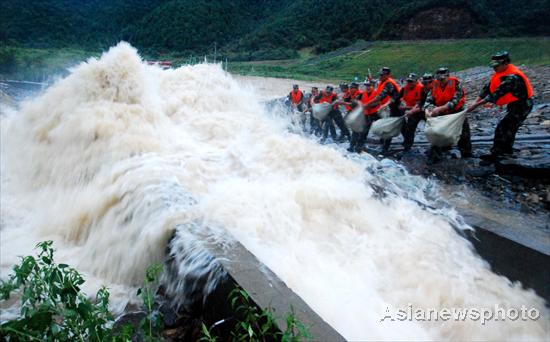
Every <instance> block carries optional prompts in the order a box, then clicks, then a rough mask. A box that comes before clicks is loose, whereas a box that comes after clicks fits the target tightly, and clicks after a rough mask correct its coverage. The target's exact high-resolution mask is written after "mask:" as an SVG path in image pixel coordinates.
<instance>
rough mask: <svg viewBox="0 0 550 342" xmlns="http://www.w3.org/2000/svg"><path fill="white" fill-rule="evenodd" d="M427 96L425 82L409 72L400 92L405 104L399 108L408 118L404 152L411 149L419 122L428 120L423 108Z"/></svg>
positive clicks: (404, 127)
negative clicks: (421, 81)
mask: <svg viewBox="0 0 550 342" xmlns="http://www.w3.org/2000/svg"><path fill="white" fill-rule="evenodd" d="M430 76H431V75H430ZM432 78H433V77H432ZM423 80H424V78H423ZM427 80H428V79H427ZM427 80H426V81H427ZM426 96H427V92H426V91H425V90H424V85H423V83H420V82H419V81H418V77H417V76H416V74H415V73H411V74H409V76H407V79H406V84H405V86H404V87H403V88H402V89H401V91H400V92H399V98H400V99H401V101H402V102H403V105H401V106H400V107H399V109H400V111H402V112H403V114H404V115H405V118H406V121H405V125H404V126H403V148H404V150H403V151H404V152H407V151H409V150H410V149H411V147H412V145H413V143H414V135H415V132H416V127H418V123H419V122H420V121H421V120H426V116H425V114H424V110H423V109H422V107H423V106H424V102H426Z"/></svg>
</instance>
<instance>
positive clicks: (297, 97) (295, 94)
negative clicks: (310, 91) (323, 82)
mask: <svg viewBox="0 0 550 342" xmlns="http://www.w3.org/2000/svg"><path fill="white" fill-rule="evenodd" d="M303 96H304V94H302V92H301V91H300V90H298V91H294V90H293V91H291V92H290V98H291V100H292V103H294V104H298V103H300V101H302V97H303Z"/></svg>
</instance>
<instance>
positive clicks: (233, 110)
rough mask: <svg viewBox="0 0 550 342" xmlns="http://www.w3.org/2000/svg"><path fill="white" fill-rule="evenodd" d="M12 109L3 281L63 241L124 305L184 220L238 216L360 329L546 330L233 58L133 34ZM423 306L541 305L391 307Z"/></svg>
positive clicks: (312, 294)
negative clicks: (138, 42)
mask: <svg viewBox="0 0 550 342" xmlns="http://www.w3.org/2000/svg"><path fill="white" fill-rule="evenodd" d="M1 120H2V137H1V139H2V140H1V148H2V151H1V153H2V154H1V156H2V158H1V159H2V160H1V162H2V174H1V177H2V184H1V185H2V191H1V204H2V208H1V210H2V211H1V215H2V227H1V234H2V236H1V237H2V238H1V242H0V247H1V251H0V253H1V254H0V256H1V272H2V274H1V276H2V277H5V276H6V275H7V273H8V271H9V267H10V266H11V265H13V264H14V263H15V262H17V256H20V255H26V254H29V253H32V247H33V246H34V245H35V243H36V242H38V241H41V240H45V239H53V240H54V241H55V246H56V247H57V250H58V251H57V258H58V259H59V260H60V261H64V262H67V263H70V264H71V265H74V266H75V267H77V268H78V269H79V270H82V271H83V272H84V273H85V274H86V275H87V279H88V286H89V287H88V288H87V289H88V290H89V291H93V290H94V289H97V287H99V286H100V284H106V285H107V286H109V288H110V289H111V292H112V300H113V306H114V307H113V309H115V310H117V311H119V312H120V311H121V310H123V309H124V307H125V306H126V305H127V304H128V302H130V303H131V302H133V301H134V298H133V293H135V291H134V287H135V286H137V285H139V284H140V281H141V279H142V278H143V274H144V270H145V268H146V266H147V265H149V264H151V263H152V262H154V261H159V260H161V259H162V258H163V255H164V252H165V247H166V243H167V240H168V238H169V237H170V236H171V234H172V232H173V229H174V227H175V226H176V225H178V224H182V223H186V222H192V221H195V220H202V221H203V222H204V223H205V224H208V225H215V226H223V227H225V228H226V229H227V230H228V231H229V232H230V233H231V234H232V235H233V236H235V237H236V238H237V239H238V240H240V241H241V243H243V244H244V245H245V246H246V247H247V248H248V249H250V251H251V252H252V253H254V254H255V255H256V256H257V257H258V258H259V259H260V260H261V261H262V262H264V263H265V264H266V265H267V266H269V267H270V268H271V269H272V270H273V271H274V272H275V273H276V274H277V275H279V277H281V279H282V280H284V281H285V282H286V283H287V284H288V285H289V286H290V287H291V288H292V289H293V290H294V291H296V292H297V293H298V294H299V295H300V296H301V297H302V298H304V300H305V301H306V302H307V303H308V304H309V305H310V306H311V307H312V308H313V309H314V310H316V311H317V312H318V313H319V314H320V315H321V316H322V317H323V318H324V319H325V320H327V322H328V323H330V324H331V325H332V326H333V327H335V328H336V329H337V330H338V331H339V332H340V333H342V334H343V335H344V336H345V337H346V338H348V339H350V340H364V339H386V340H393V339H435V340H439V339H452V340H464V339H474V338H475V339H483V340H487V339H489V340H502V339H510V340H518V339H525V340H530V339H544V338H545V337H547V336H548V335H545V334H548V326H547V325H546V324H547V322H548V321H547V320H548V311H547V309H546V308H545V307H544V303H543V301H542V299H540V298H539V297H537V296H536V295H535V294H534V293H533V292H532V291H525V290H523V289H521V286H520V285H519V284H512V283H510V282H509V281H508V280H507V279H506V278H504V277H500V276H497V275H495V274H494V273H492V272H491V271H490V270H489V269H488V266H487V265H486V263H485V262H483V261H482V260H480V259H479V258H477V257H476V256H475V255H474V254H473V253H472V251H471V248H470V246H469V245H468V244H467V243H466V242H465V240H464V239H462V238H461V237H459V236H458V234H456V232H455V231H454V230H453V228H452V227H451V226H450V225H449V223H448V219H445V218H444V217H442V216H440V215H436V214H434V213H430V212H428V211H425V210H422V209H421V207H420V206H419V205H418V204H417V203H415V202H414V201H411V200H408V199H406V198H404V197H402V196H397V195H392V196H388V197H386V198H384V199H379V198H377V196H375V194H374V192H373V190H372V189H371V188H370V187H368V186H366V185H365V181H373V180H375V178H376V177H380V176H375V175H373V174H372V173H370V172H368V171H366V170H365V168H366V167H367V166H369V167H373V166H377V165H378V166H379V164H377V162H376V161H374V160H372V159H371V158H369V157H362V158H355V159H354V158H351V159H348V158H346V157H344V155H343V154H342V153H341V152H340V151H339V150H336V149H334V148H331V147H325V146H319V145H317V144H315V143H314V142H312V141H310V140H307V139H305V138H302V137H299V136H295V135H292V134H289V133H288V132H287V131H286V129H285V127H286V124H287V123H286V122H285V121H284V120H283V119H281V118H280V116H276V115H270V113H266V112H265V109H264V108H263V107H262V106H261V105H260V104H259V102H258V101H257V99H256V97H255V93H254V91H252V90H251V89H247V88H244V87H243V86H242V85H241V84H239V82H237V81H236V80H234V79H233V78H232V77H231V76H229V75H228V74H226V73H225V72H224V71H223V70H222V69H221V67H219V66H216V65H206V64H203V65H196V66H185V67H181V68H179V69H176V70H166V71H163V70H161V69H159V68H156V67H153V66H148V65H146V64H145V63H143V62H142V61H141V59H140V58H139V56H138V54H137V53H136V51H135V50H134V49H133V48H132V47H130V46H129V45H128V44H125V43H121V44H119V45H118V46H117V47H115V48H112V49H111V50H109V51H108V52H107V53H105V54H104V55H103V56H102V57H101V58H100V59H99V60H95V59H91V60H89V61H87V62H86V63H83V64H81V65H80V66H78V67H76V68H75V69H74V70H72V72H71V74H70V76H68V77H67V78H65V79H63V80H60V81H59V82H57V83H56V84H55V85H53V86H52V87H51V88H50V89H48V90H47V91H46V92H45V93H44V94H43V95H41V96H40V97H38V98H36V99H34V100H32V101H30V102H27V103H25V104H24V105H23V106H22V108H21V110H20V111H19V112H18V113H16V114H12V115H6V116H3V117H2V119H1ZM382 166H383V167H384V165H382ZM387 167H388V170H390V169H391V170H395V168H394V167H392V166H387ZM380 172H381V173H382V174H384V173H385V171H384V170H381V171H380ZM399 172H401V171H399ZM390 173H391V172H389V171H388V172H386V173H385V174H387V175H389V176H388V179H393V183H396V184H397V183H399V181H397V180H398V179H399V177H401V176H399V175H397V176H396V174H392V175H390ZM392 177H393V178H392ZM396 177H397V178H396ZM402 177H410V176H408V175H405V174H402ZM417 180H418V178H417ZM419 182H421V183H422V181H421V180H420V181H419ZM398 188H401V189H404V188H403V186H402V185H399V184H398ZM415 189H416V190H415ZM418 189H419V188H418V186H416V187H413V188H411V189H405V190H406V193H408V194H410V195H411V196H417V197H418V196H420V197H421V196H422V194H421V191H420V193H418ZM414 192H417V193H416V194H413V193H414ZM188 194H191V195H192V197H193V198H194V199H195V200H196V202H194V201H190V200H189V196H188ZM409 303H411V304H412V305H414V306H415V307H423V308H432V307H433V308H441V307H493V306H494V305H495V304H500V305H501V306H503V307H505V308H508V307H521V306H522V305H525V306H527V307H535V308H537V309H538V310H540V312H541V313H542V317H541V318H540V319H539V320H538V321H534V322H533V321H529V322H521V321H517V322H510V321H508V322H488V323H487V324H485V325H481V323H480V322H472V321H466V322H441V321H439V322H409V321H406V322H391V323H386V322H384V323H381V322H380V319H381V318H382V316H383V315H384V313H385V309H386V306H387V305H391V306H393V307H405V306H407V305H408V304H409Z"/></svg>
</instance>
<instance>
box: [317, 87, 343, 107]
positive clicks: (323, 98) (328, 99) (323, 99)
mask: <svg viewBox="0 0 550 342" xmlns="http://www.w3.org/2000/svg"><path fill="white" fill-rule="evenodd" d="M336 98H337V96H336V94H335V93H332V94H330V96H327V93H326V91H324V90H323V91H322V92H321V99H320V100H319V103H324V102H328V103H332V102H334V101H335V100H336ZM337 107H338V106H337V105H334V106H333V108H334V109H336V108H337Z"/></svg>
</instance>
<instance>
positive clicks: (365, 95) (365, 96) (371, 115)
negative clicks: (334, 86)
mask: <svg viewBox="0 0 550 342" xmlns="http://www.w3.org/2000/svg"><path fill="white" fill-rule="evenodd" d="M375 97H376V91H375V90H374V83H373V82H372V81H370V80H367V81H365V91H363V92H359V91H358V94H357V96H356V97H355V99H354V100H355V103H356V104H357V105H359V104H361V105H366V104H368V103H369V102H371V101H372V100H374V98H375ZM378 107H379V106H377V107H373V108H369V109H367V108H365V109H363V115H364V116H365V123H364V125H365V126H364V127H363V129H362V130H361V132H353V133H352V134H351V140H350V144H349V148H348V151H350V152H357V153H361V152H362V151H363V146H365V142H366V141H367V136H368V135H369V130H370V126H371V125H372V123H373V122H374V121H375V120H377V119H378V115H377V112H378Z"/></svg>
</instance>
